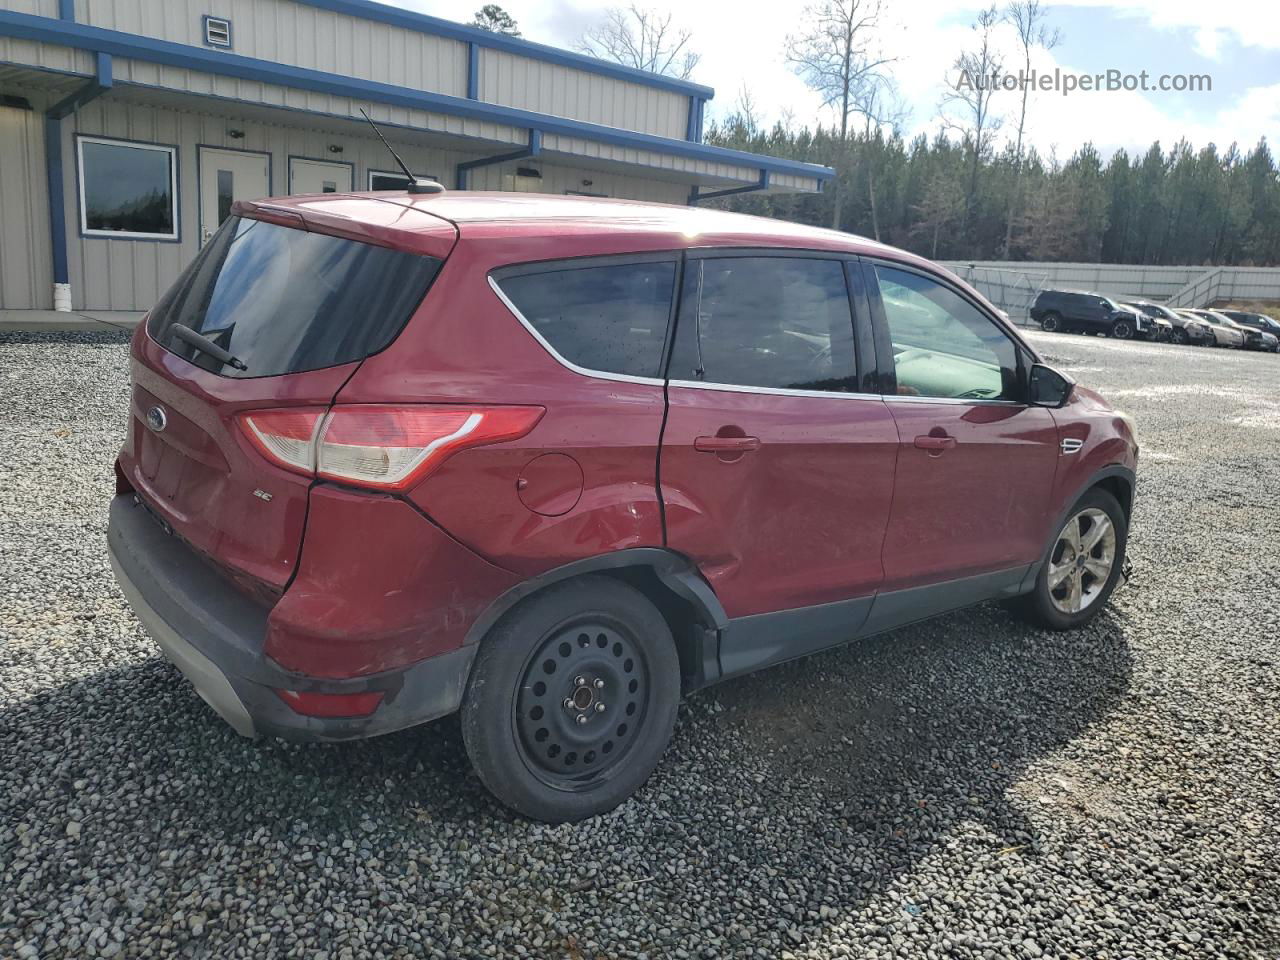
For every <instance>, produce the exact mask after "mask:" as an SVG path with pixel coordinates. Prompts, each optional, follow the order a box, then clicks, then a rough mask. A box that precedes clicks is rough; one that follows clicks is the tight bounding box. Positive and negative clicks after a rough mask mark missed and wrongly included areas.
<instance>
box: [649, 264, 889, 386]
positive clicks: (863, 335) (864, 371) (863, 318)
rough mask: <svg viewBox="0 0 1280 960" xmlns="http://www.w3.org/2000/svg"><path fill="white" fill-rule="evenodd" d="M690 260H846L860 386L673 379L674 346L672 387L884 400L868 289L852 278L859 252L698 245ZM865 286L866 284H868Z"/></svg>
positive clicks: (667, 368) (665, 369) (669, 381)
mask: <svg viewBox="0 0 1280 960" xmlns="http://www.w3.org/2000/svg"><path fill="white" fill-rule="evenodd" d="M685 257H686V259H687V260H732V259H742V258H748V257H749V258H753V259H760V258H765V257H767V258H770V259H796V260H835V261H837V262H839V263H842V264H844V269H843V270H842V271H841V273H842V274H843V277H844V286H845V295H846V296H847V297H848V299H849V316H850V322H851V323H852V324H853V351H854V364H855V372H854V379H855V380H856V384H855V386H857V387H858V389H857V390H803V389H796V388H793V387H758V386H747V385H744V384H739V383H717V382H715V381H712V380H673V379H670V374H671V370H670V363H671V356H670V348H668V351H667V357H666V361H667V362H666V364H665V365H664V367H663V372H664V373H666V374H667V377H668V379H667V381H666V383H667V385H668V386H671V387H689V388H692V389H694V390H719V391H727V392H729V393H753V394H762V395H765V396H774V397H809V398H813V399H818V398H821V399H828V400H830V399H838V400H876V401H879V400H883V396H882V395H881V394H880V393H879V392H878V391H877V390H876V388H875V387H876V382H877V380H878V377H877V370H876V363H875V352H874V350H871V351H869V352H865V351H864V345H866V344H869V343H870V341H871V336H870V327H869V324H870V317H869V316H868V314H867V302H866V291H865V289H858V290H855V289H854V287H855V284H854V283H853V282H852V281H851V278H850V269H851V265H856V264H857V262H858V256H857V254H854V253H847V252H844V251H840V250H808V249H805V248H803V247H694V248H691V249H689V250H686V251H685ZM864 286H865V285H864ZM683 289H684V287H683V283H682V284H681V286H680V287H679V288H678V289H677V296H676V299H677V301H678V300H679V299H680V294H681V293H682V292H683ZM679 324H680V316H679V308H678V306H677V314H676V318H675V324H674V326H673V328H672V331H671V334H670V336H669V338H668V340H669V343H674V341H675V329H676V328H677V327H679Z"/></svg>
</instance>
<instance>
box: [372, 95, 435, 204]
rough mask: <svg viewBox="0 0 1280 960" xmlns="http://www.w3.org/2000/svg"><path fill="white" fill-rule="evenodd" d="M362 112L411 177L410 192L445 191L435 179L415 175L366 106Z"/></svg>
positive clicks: (405, 173) (407, 175)
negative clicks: (368, 112) (392, 146)
mask: <svg viewBox="0 0 1280 960" xmlns="http://www.w3.org/2000/svg"><path fill="white" fill-rule="evenodd" d="M360 112H361V113H362V114H364V118H365V119H366V120H368V121H369V126H371V127H373V132H374V133H376V134H377V135H378V139H379V140H381V141H382V145H383V146H384V147H386V148H387V152H388V153H390V154H391V156H393V157H395V160H396V163H397V164H399V166H400V169H401V170H403V171H404V175H405V176H406V177H408V178H409V192H410V193H444V184H443V183H436V182H435V181H434V180H426V179H423V178H421V177H415V176H414V175H413V174H412V173H411V172H410V170H409V167H408V166H407V165H406V164H405V162H404V161H403V160H401V159H400V154H398V153H396V152H395V150H393V149H391V144H389V143H387V138H386V137H384V136H383V135H382V131H381V130H379V129H378V125H377V124H376V123H374V122H373V119H372V118H371V117H370V116H369V115H368V114H367V113H365V112H364V107H361V108H360Z"/></svg>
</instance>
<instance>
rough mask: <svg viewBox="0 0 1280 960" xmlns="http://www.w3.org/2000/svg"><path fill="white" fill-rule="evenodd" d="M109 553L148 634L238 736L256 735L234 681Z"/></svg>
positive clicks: (110, 552) (110, 550)
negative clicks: (180, 632)
mask: <svg viewBox="0 0 1280 960" xmlns="http://www.w3.org/2000/svg"><path fill="white" fill-rule="evenodd" d="M108 553H109V554H110V556H111V569H112V570H113V571H114V572H115V575H116V582H117V583H119V584H120V591H121V592H122V593H123V594H124V596H125V599H126V600H128V601H129V606H130V607H132V608H133V612H134V614H135V615H136V616H137V618H138V619H139V620H141V621H142V625H143V626H144V627H146V628H147V633H149V634H151V636H152V638H153V639H154V640H155V641H156V643H158V644H159V645H160V649H161V650H163V651H164V655H165V656H166V657H168V658H169V660H170V661H172V663H173V665H174V666H176V667H177V668H178V669H179V670H181V671H182V673H183V675H184V676H185V677H186V678H187V679H188V680H190V681H191V685H192V686H193V687H195V688H196V693H198V694H200V697H201V699H203V700H204V702H205V703H207V704H209V706H211V707H213V709H214V711H215V712H216V713H217V714H218V716H220V717H222V719H223V720H225V721H227V723H229V724H230V725H231V727H232V729H233V730H235V732H236V733H238V734H240V735H241V736H244V737H253V736H256V735H257V730H256V729H255V728H254V725H253V718H252V717H251V716H249V711H248V710H247V709H246V708H245V705H244V703H243V702H241V700H240V697H239V696H238V695H237V694H236V691H235V688H234V687H232V686H231V681H230V680H228V679H227V676H226V674H224V673H223V672H222V671H221V670H219V669H218V667H217V666H216V665H215V664H214V662H213V661H212V660H210V659H209V658H208V657H206V656H205V655H204V654H203V653H201V652H200V651H199V650H197V649H196V648H195V647H193V646H192V645H191V644H190V643H188V642H187V641H186V640H183V639H182V637H180V636H178V634H177V632H176V631H175V630H174V629H173V628H172V627H171V626H169V624H168V623H166V622H165V620H164V618H163V617H161V616H160V614H159V613H157V612H156V610H155V608H154V607H152V606H151V604H149V603H147V601H146V600H145V599H144V598H143V596H142V594H141V593H139V592H138V589H137V587H135V586H134V585H133V581H132V580H130V579H129V577H127V576H126V575H125V573H124V571H123V570H122V569H121V567H120V561H119V560H118V559H117V558H116V552H115V550H114V549H109V550H108Z"/></svg>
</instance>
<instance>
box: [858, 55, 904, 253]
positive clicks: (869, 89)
mask: <svg viewBox="0 0 1280 960" xmlns="http://www.w3.org/2000/svg"><path fill="white" fill-rule="evenodd" d="M854 103H855V104H856V109H857V111H858V113H860V114H861V115H862V118H863V122H864V126H863V137H864V139H865V141H866V144H867V151H868V154H870V151H871V149H872V147H871V144H872V137H873V136H875V137H876V139H877V142H878V141H879V136H880V133H881V132H882V131H883V130H884V128H885V127H888V128H889V130H890V132H891V133H893V134H897V133H899V132H900V131H901V128H902V124H903V123H904V122H905V121H906V119H907V116H908V114H909V113H910V111H909V110H908V109H907V107H906V106H905V105H904V104H903V103H902V101H901V100H900V99H899V97H898V91H897V87H896V86H895V85H894V83H893V80H892V79H891V78H888V77H882V76H881V75H880V74H873V75H872V79H871V80H870V81H869V82H865V83H862V84H860V85H859V87H858V90H857V93H856V95H855V96H854ZM866 167H867V202H868V203H869V205H870V207H871V233H872V236H874V237H875V238H876V240H879V239H880V213H879V209H878V208H877V206H876V164H875V157H873V156H868V157H867V164H866Z"/></svg>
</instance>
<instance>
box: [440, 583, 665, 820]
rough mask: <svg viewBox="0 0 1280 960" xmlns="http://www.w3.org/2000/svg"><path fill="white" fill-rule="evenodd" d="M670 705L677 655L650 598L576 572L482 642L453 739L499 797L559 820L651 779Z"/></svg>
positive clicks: (609, 804)
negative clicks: (459, 730)
mask: <svg viewBox="0 0 1280 960" xmlns="http://www.w3.org/2000/svg"><path fill="white" fill-rule="evenodd" d="M679 703H680V661H679V658H678V656H677V654H676V648H675V643H674V641H673V640H672V637H671V630H670V628H669V627H668V626H667V622H666V620H665V619H664V618H663V616H662V614H661V613H660V612H659V611H658V609H657V607H655V606H654V605H653V603H652V602H651V601H650V600H649V599H648V598H647V597H645V596H644V594H642V593H641V592H640V591H638V590H636V589H635V588H634V587H631V586H628V585H627V584H625V583H622V582H620V581H618V580H615V579H613V578H612V577H607V576H602V575H592V576H585V577H580V578H576V579H574V580H569V581H566V582H564V583H560V584H556V585H554V586H551V587H548V588H546V589H545V590H543V591H541V592H540V593H536V594H534V595H533V596H531V597H529V598H528V599H526V600H523V601H521V602H520V603H519V604H518V605H517V606H516V607H514V608H513V609H512V610H511V611H510V612H509V613H507V614H506V615H505V616H504V617H503V618H502V619H501V620H500V621H499V622H498V624H497V625H496V626H495V627H494V628H493V629H492V630H491V631H490V632H489V634H488V635H487V636H486V637H485V638H484V639H483V640H482V641H481V643H480V650H479V652H478V653H477V654H476V659H475V664H474V666H473V667H472V669H471V677H470V679H469V680H468V682H467V690H466V694H465V695H464V697H463V701H462V710H461V714H462V716H461V719H462V739H463V742H464V743H465V744H466V748H467V754H468V755H469V756H470V757H471V763H472V765H473V766H474V767H475V770H476V773H477V774H478V775H479V776H480V779H481V781H483V783H484V785H485V786H486V787H488V788H489V790H490V791H492V793H493V794H494V795H495V796H496V797H497V798H498V799H499V800H501V801H502V802H503V803H505V804H506V805H507V806H509V807H511V808H512V809H514V810H516V811H518V812H520V813H522V814H524V815H525V816H528V817H533V818H535V819H538V820H546V821H549V822H551V823H563V822H564V821H567V820H581V819H583V818H584V817H589V816H593V815H595V814H598V813H604V812H605V811H606V810H611V809H613V808H614V807H616V806H617V805H618V804H619V803H621V802H622V801H624V800H626V799H627V797H629V796H631V794H632V793H634V792H635V791H636V789H638V788H639V787H640V785H641V784H643V783H644V781H645V780H646V779H648V777H649V774H650V773H652V772H653V768H654V767H655V766H657V764H658V761H659V759H661V757H662V754H663V751H664V750H665V749H666V746H667V743H668V741H669V740H670V739H671V731H672V729H673V728H674V727H675V722H676V710H677V708H678V706H679Z"/></svg>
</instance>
